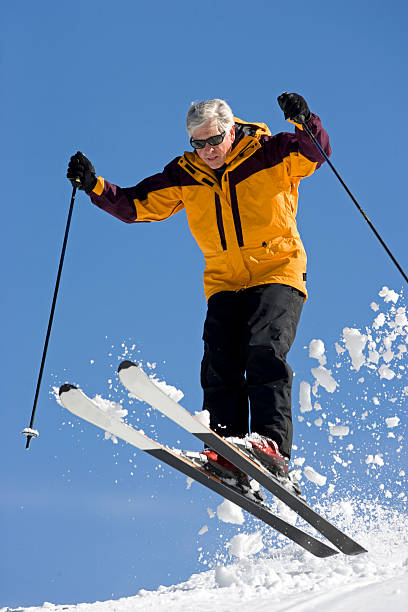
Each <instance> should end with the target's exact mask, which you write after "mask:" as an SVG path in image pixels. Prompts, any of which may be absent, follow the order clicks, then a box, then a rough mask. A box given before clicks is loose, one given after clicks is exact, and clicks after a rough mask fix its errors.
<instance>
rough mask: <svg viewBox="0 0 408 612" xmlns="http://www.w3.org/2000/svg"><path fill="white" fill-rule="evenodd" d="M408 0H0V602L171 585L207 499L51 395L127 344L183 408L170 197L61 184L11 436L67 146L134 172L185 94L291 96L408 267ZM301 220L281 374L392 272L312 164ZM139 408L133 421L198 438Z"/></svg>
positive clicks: (355, 312) (187, 305)
mask: <svg viewBox="0 0 408 612" xmlns="http://www.w3.org/2000/svg"><path fill="white" fill-rule="evenodd" d="M407 12H408V11H407V4H406V2H402V1H395V2H392V3H390V4H386V3H384V2H378V1H371V2H368V1H357V2H350V1H347V2H343V3H330V2H322V1H313V0H311V1H309V2H307V3H305V2H299V1H298V0H294V1H292V2H286V3H285V2H270V1H267V0H265V1H261V0H253V1H252V2H243V1H242V0H234V2H232V1H230V0H225V1H219V2H216V1H215V0H214V1H212V0H211V1H207V2H203V3H198V4H195V3H191V2H187V1H186V0H178V1H177V2H173V3H168V2H165V1H164V0H163V1H159V0H152V1H151V2H137V1H131V0H119V1H118V2H114V3H112V2H108V1H106V0H100V1H98V2H97V1H96V0H88V1H83V2H79V3H74V4H73V3H71V2H66V1H61V2H54V1H52V2H51V1H45V0H44V1H42V0H40V1H38V2H30V1H28V0H21V1H20V2H15V1H11V0H3V2H2V17H3V19H2V21H1V25H0V29H1V60H0V61H1V80H2V85H3V95H2V97H1V102H0V104H1V116H2V118H3V126H2V170H3V172H2V207H3V223H2V229H3V232H2V238H1V241H0V258H1V261H2V264H3V265H2V270H3V271H2V291H1V303H0V307H1V320H2V323H3V326H2V330H3V331H2V347H3V351H2V353H3V357H2V367H1V372H2V397H3V401H2V408H3V409H2V444H1V450H0V456H1V470H0V474H1V475H0V479H1V480H0V491H1V496H2V502H3V503H2V515H1V518H0V525H1V526H0V530H1V532H2V533H1V535H0V539H1V542H2V553H1V562H0V564H1V567H0V606H1V605H9V606H17V605H29V604H32V605H34V604H40V603H42V602H43V601H44V600H47V601H53V602H55V603H67V602H78V601H85V600H88V601H89V600H95V599H100V600H103V599H107V598H110V597H111V596H112V595H113V596H114V597H119V596H125V595H131V594H134V593H135V592H137V590H138V589H139V588H154V587H156V586H157V585H158V584H160V583H165V584H171V583H174V582H176V581H178V580H182V579H184V578H186V577H188V576H189V575H190V574H191V573H192V572H194V571H198V570H199V569H200V566H199V565H198V563H197V536H196V534H197V531H198V530H199V528H200V527H201V525H202V524H203V523H204V522H205V520H206V518H205V516H206V512H205V508H206V507H207V506H208V505H210V506H211V507H213V508H214V507H215V505H216V504H217V503H219V501H218V500H217V499H216V498H215V497H214V496H209V495H207V493H206V492H205V491H204V490H201V489H200V490H199V489H198V486H197V487H196V488H195V489H194V490H193V489H192V490H191V491H185V484H184V480H183V479H181V478H178V477H176V476H175V474H174V473H173V472H171V471H170V470H165V471H164V472H160V471H157V469H156V466H155V465H154V462H153V460H152V459H150V458H149V457H146V458H145V457H143V456H141V454H137V456H136V457H135V462H136V464H137V469H133V470H132V471H133V472H134V476H133V477H132V476H131V475H130V471H131V465H130V463H129V458H131V457H132V454H133V452H132V451H131V450H130V449H128V448H126V447H124V446H122V445H119V446H118V447H113V446H112V445H111V443H110V442H102V441H101V439H100V437H97V432H96V430H95V429H93V428H91V427H90V426H87V425H85V424H84V425H83V426H81V425H80V424H79V422H78V421H74V423H75V425H74V427H71V426H69V425H64V424H63V423H64V422H66V421H67V420H69V418H67V417H68V413H64V411H63V410H62V409H61V408H60V407H59V406H57V404H56V403H55V401H54V400H53V399H52V398H51V397H50V390H51V387H52V385H57V386H59V385H60V384H61V383H63V382H65V381H70V382H73V383H77V384H81V386H82V388H83V389H84V390H85V391H86V392H88V393H89V394H90V395H93V394H95V393H101V394H102V395H104V396H105V397H106V396H107V395H108V394H109V393H111V394H112V397H113V398H117V399H120V398H122V397H124V396H123V394H121V392H120V391H119V390H118V391H117V392H116V391H115V390H114V389H110V386H111V385H110V383H109V382H108V381H109V379H112V380H113V386H114V387H116V382H115V381H117V379H116V378H115V370H116V366H117V363H118V361H119V358H120V356H121V354H122V352H123V349H122V347H121V345H122V343H125V344H126V345H128V346H131V345H132V344H135V345H136V349H135V351H134V354H133V356H134V357H138V358H141V359H143V360H144V361H155V362H157V363H158V367H157V370H158V372H159V374H160V376H162V377H164V378H165V379H166V380H167V382H168V383H171V384H173V385H176V386H178V387H180V388H182V389H183V390H184V392H185V396H186V397H185V402H184V403H185V405H186V407H188V408H189V409H190V410H194V409H195V410H197V409H199V408H200V403H201V390H200V387H199V366H200V358H201V350H202V347H201V329H202V323H203V318H204V315H205V301H204V294H203V289H202V269H203V262H202V257H201V254H200V252H199V250H198V248H197V247H196V245H195V243H194V241H193V239H192V237H191V236H190V234H189V231H188V227H187V223H186V219H185V215H184V213H181V214H179V215H177V216H176V217H175V218H173V219H171V220H170V221H168V222H163V223H159V224H146V225H141V226H128V225H126V224H123V223H120V222H119V221H117V220H115V219H114V218H112V217H110V216H109V215H107V214H104V213H103V212H102V211H99V210H98V209H96V208H94V207H92V206H91V205H90V202H89V200H88V198H87V197H86V196H85V195H83V194H82V193H80V194H78V197H77V201H76V206H75V211H74V218H73V223H72V228H71V234H70V238H69V245H68V251H67V257H66V262H65V268H64V273H63V279H62V285H61V290H60V295H59V300H58V305H57V311H56V318H55V324H54V328H53V334H52V339H51V344H50V349H49V353H48V358H47V363H46V371H45V375H44V381H43V386H42V391H41V396H40V401H39V405H38V416H37V421H36V426H37V427H38V428H39V430H40V438H39V439H38V440H34V441H33V442H32V444H31V449H30V451H29V452H25V450H24V444H25V440H24V439H23V437H22V436H21V435H20V431H21V430H22V429H23V428H24V427H25V426H27V425H28V423H29V418H30V414H31V408H32V401H33V395H34V390H35V384H36V380H37V374H38V368H39V361H40V357H41V352H42V346H43V342H44V335H45V330H46V325H47V322H48V314H49V308H50V302H51V297H52V292H53V287H54V282H55V277H56V271H57V265H58V259H59V254H60V249H61V243H62V237H63V232H64V228H65V222H66V215H67V211H68V205H69V199H70V195H71V186H70V184H69V182H68V181H67V180H66V178H65V172H66V165H67V162H68V159H69V157H70V155H71V154H73V153H74V152H76V151H77V150H78V149H79V150H81V151H83V152H84V153H85V154H86V155H87V156H88V157H89V158H90V159H91V160H92V161H93V163H94V165H95V168H96V171H97V173H98V174H101V175H102V176H105V177H106V178H108V179H109V180H111V181H112V182H114V183H117V184H119V185H122V186H129V185H133V184H136V183H137V182H138V181H139V180H141V179H142V178H144V177H145V176H148V175H150V174H154V173H155V172H157V171H159V170H160V169H161V168H162V167H163V166H164V164H165V163H167V162H168V161H169V160H170V159H172V158H173V157H175V156H176V155H178V154H180V153H182V152H183V151H184V150H185V149H188V148H189V145H188V140H187V135H186V132H185V128H184V119H185V114H186V112H187V109H188V106H189V103H190V102H191V101H193V100H198V99H207V98H212V97H221V98H225V99H226V100H228V102H229V103H230V105H231V106H232V108H233V110H234V112H235V114H236V115H238V116H240V117H242V118H243V119H246V120H250V121H251V120H252V121H263V122H265V123H267V124H268V125H269V127H270V129H271V130H272V132H280V131H284V130H291V129H292V128H291V126H290V125H289V124H287V123H285V122H284V120H283V116H282V113H281V111H280V109H279V107H278V105H277V102H276V98H277V96H278V95H279V94H280V93H281V92H282V91H295V92H299V93H301V94H302V95H303V96H304V97H305V98H306V100H307V101H308V102H309V105H310V107H311V109H312V111H314V112H316V113H317V114H319V115H320V116H321V118H322V120H323V122H324V125H325V127H326V128H327V130H328V132H329V134H330V136H331V142H332V147H333V158H332V160H333V162H334V163H335V165H336V167H337V168H338V170H339V171H340V172H341V173H342V175H343V176H344V178H345V179H346V182H347V183H348V184H349V185H350V187H351V188H352V190H353V192H354V193H355V195H356V196H357V197H358V199H359V200H360V202H361V205H362V206H363V208H364V209H365V210H366V212H367V214H368V216H369V217H370V218H371V220H372V221H373V222H374V223H375V225H376V227H377V228H378V229H379V230H380V231H381V233H382V235H383V237H384V239H385V240H386V241H387V242H388V243H389V245H390V246H391V247H392V250H393V252H394V254H395V256H396V257H397V258H398V259H399V260H400V262H401V264H402V265H403V266H404V267H405V268H408V257H407V233H406V228H407V223H408V212H407V208H406V191H405V190H406V187H405V174H406V170H405V158H406V127H407V126H406V107H407V103H408V96H407V93H408V88H407V81H406V78H405V75H406V66H407V47H406V23H407V19H408V15H407ZM298 220H299V228H300V231H301V235H302V238H303V240H304V243H305V246H306V250H307V252H308V257H309V273H308V276H309V279H310V280H309V285H308V287H309V291H310V299H309V301H308V302H307V304H306V306H305V309H304V313H303V318H302V322H301V326H300V329H299V334H298V338H297V341H296V345H295V347H294V348H293V350H292V353H291V363H292V365H293V367H294V369H295V371H296V372H299V375H298V381H299V380H300V379H301V378H300V377H301V376H302V374H300V372H301V371H302V368H303V369H304V370H305V371H307V368H308V367H310V364H309V363H307V364H306V365H305V362H306V360H307V359H308V358H307V354H306V352H305V350H304V348H303V347H304V346H305V345H307V344H308V342H309V341H310V340H311V339H312V338H323V339H324V340H325V342H326V343H330V342H333V341H334V340H337V339H338V336H339V333H340V332H341V330H342V328H343V327H344V326H345V325H348V326H353V325H361V324H364V323H365V318H366V317H367V305H368V304H369V303H370V301H371V300H373V299H375V298H376V296H377V293H378V290H379V289H380V288H381V287H382V286H383V285H389V286H391V287H392V288H393V289H395V290H397V291H399V290H400V289H401V288H402V286H403V284H404V283H403V280H402V278H401V277H400V276H399V274H398V272H397V271H396V269H394V267H393V264H392V263H391V262H390V261H389V260H388V259H387V257H386V255H385V253H384V252H383V250H382V248H381V247H380V245H379V244H378V243H377V241H376V239H375V238H374V237H373V236H372V235H371V233H370V230H369V228H368V227H367V225H366V224H365V222H364V220H363V219H362V217H361V216H360V215H359V213H358V212H357V211H356V210H355V208H354V205H353V204H352V203H351V201H350V200H349V199H348V197H347V196H346V194H345V193H344V191H343V190H342V189H341V187H340V185H339V184H338V183H337V181H336V179H335V177H334V176H333V175H332V173H331V171H330V170H329V168H328V167H323V168H322V169H321V170H320V171H319V172H318V174H316V175H315V176H313V177H312V178H311V179H309V180H306V181H304V182H303V184H302V187H301V194H300V206H299V216H298ZM137 351H140V352H139V353H138V352H137ZM91 360H94V362H95V363H91ZM297 394H298V392H297V390H295V393H294V395H295V397H296V398H297ZM296 409H297V408H296ZM138 410H139V411H140V419H141V423H142V424H143V426H144V428H145V430H146V432H147V433H148V432H149V431H150V430H154V432H156V433H157V435H158V436H159V438H160V439H162V440H164V441H169V442H170V443H172V444H176V443H177V440H180V441H181V442H180V443H181V444H182V445H183V446H185V447H186V446H191V447H193V446H194V447H196V443H195V442H192V441H190V440H188V439H187V437H186V436H183V434H182V433H181V432H180V433H179V432H178V431H177V430H176V428H175V427H173V426H172V425H171V424H168V423H166V422H165V421H164V420H162V419H158V418H156V417H154V416H152V417H150V419H149V418H148V417H146V416H144V415H143V407H140V408H138ZM133 422H136V416H134V421H133ZM151 424H152V425H153V426H154V427H150V425H151ZM299 427H300V426H299ZM297 431H298V432H299V429H298V430H297ZM295 435H296V434H295ZM305 435H307V430H306V432H305ZM160 474H164V476H165V477H164V478H163V479H162V478H159V475H160ZM116 481H117V482H116ZM152 495H154V497H153V498H152V497H151V496H152ZM170 519H171V522H170ZM209 537H210V536H209ZM211 537H212V536H211ZM215 541H216V536H214V546H213V547H214V549H215V547H216V543H215Z"/></svg>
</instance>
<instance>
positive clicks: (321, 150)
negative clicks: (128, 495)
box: [302, 123, 408, 283]
mask: <svg viewBox="0 0 408 612" xmlns="http://www.w3.org/2000/svg"><path fill="white" fill-rule="evenodd" d="M302 127H303V129H304V130H305V132H306V134H307V135H308V136H309V137H310V139H311V140H312V141H313V142H314V144H315V145H316V147H317V148H318V150H319V151H320V153H321V154H322V156H323V157H324V159H325V160H326V162H327V163H328V165H329V166H330V168H331V169H332V170H333V172H334V174H335V175H336V177H337V178H338V179H339V181H340V183H341V184H342V185H343V187H344V189H345V190H346V192H347V193H348V195H349V196H350V198H351V200H352V201H353V203H354V204H355V205H356V207H357V209H358V210H359V211H360V213H361V214H362V215H363V217H364V219H365V220H366V221H367V223H368V225H369V226H370V228H371V230H372V231H373V232H374V234H375V235H376V237H377V238H378V240H379V241H380V243H381V244H382V246H383V247H384V249H385V250H386V252H387V254H388V255H389V257H390V258H391V259H392V261H393V262H394V264H395V265H396V267H397V268H398V270H399V272H400V273H401V275H402V276H403V278H404V280H405V281H406V282H407V283H408V276H407V275H406V273H405V272H404V270H403V269H402V268H401V266H400V264H399V263H398V261H397V260H396V259H395V257H394V255H393V254H392V253H391V251H390V249H389V248H388V246H387V245H386V244H385V242H384V240H383V239H382V238H381V236H380V234H379V233H378V232H377V230H376V229H375V227H374V225H373V224H372V223H371V221H370V219H369V218H368V217H367V215H366V213H365V212H364V210H363V209H362V208H361V206H360V204H359V203H358V202H357V200H356V198H355V197H354V196H353V194H352V193H351V191H350V189H349V188H348V187H347V185H346V183H345V182H344V181H343V179H342V178H341V176H340V174H339V173H338V172H337V170H336V168H335V167H334V166H333V164H332V163H331V161H330V159H329V157H328V155H327V154H326V152H325V151H324V149H323V148H322V146H321V145H320V143H319V142H318V141H317V140H316V138H315V137H314V135H313V134H312V132H311V130H310V129H309V127H308V126H307V124H306V123H303V124H302Z"/></svg>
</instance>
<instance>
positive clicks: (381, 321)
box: [373, 312, 385, 329]
mask: <svg viewBox="0 0 408 612" xmlns="http://www.w3.org/2000/svg"><path fill="white" fill-rule="evenodd" d="M384 323H385V314H384V313H383V312H380V314H379V315H378V316H376V317H375V319H374V322H373V327H374V329H379V328H380V327H382V326H383V325H384Z"/></svg>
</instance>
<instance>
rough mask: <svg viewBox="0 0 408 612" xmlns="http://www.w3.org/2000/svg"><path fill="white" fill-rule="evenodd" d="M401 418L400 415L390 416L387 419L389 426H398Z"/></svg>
mask: <svg viewBox="0 0 408 612" xmlns="http://www.w3.org/2000/svg"><path fill="white" fill-rule="evenodd" d="M399 422H400V418H399V417H398V416H393V417H388V418H387V419H385V423H386V425H387V427H397V426H398V425H399Z"/></svg>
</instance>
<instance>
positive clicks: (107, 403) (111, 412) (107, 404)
mask: <svg viewBox="0 0 408 612" xmlns="http://www.w3.org/2000/svg"><path fill="white" fill-rule="evenodd" d="M92 401H93V403H94V404H96V405H97V406H98V407H99V408H100V409H101V410H103V412H106V414H107V415H108V416H110V417H112V418H113V419H116V420H118V421H123V419H124V417H125V416H127V413H128V411H127V410H126V409H125V408H123V407H122V405H121V404H118V402H113V401H111V400H108V399H104V398H103V397H102V396H101V395H95V397H94V398H92ZM105 440H112V442H113V443H114V444H117V443H118V439H117V437H116V436H115V435H114V434H112V433H110V432H109V431H105Z"/></svg>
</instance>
